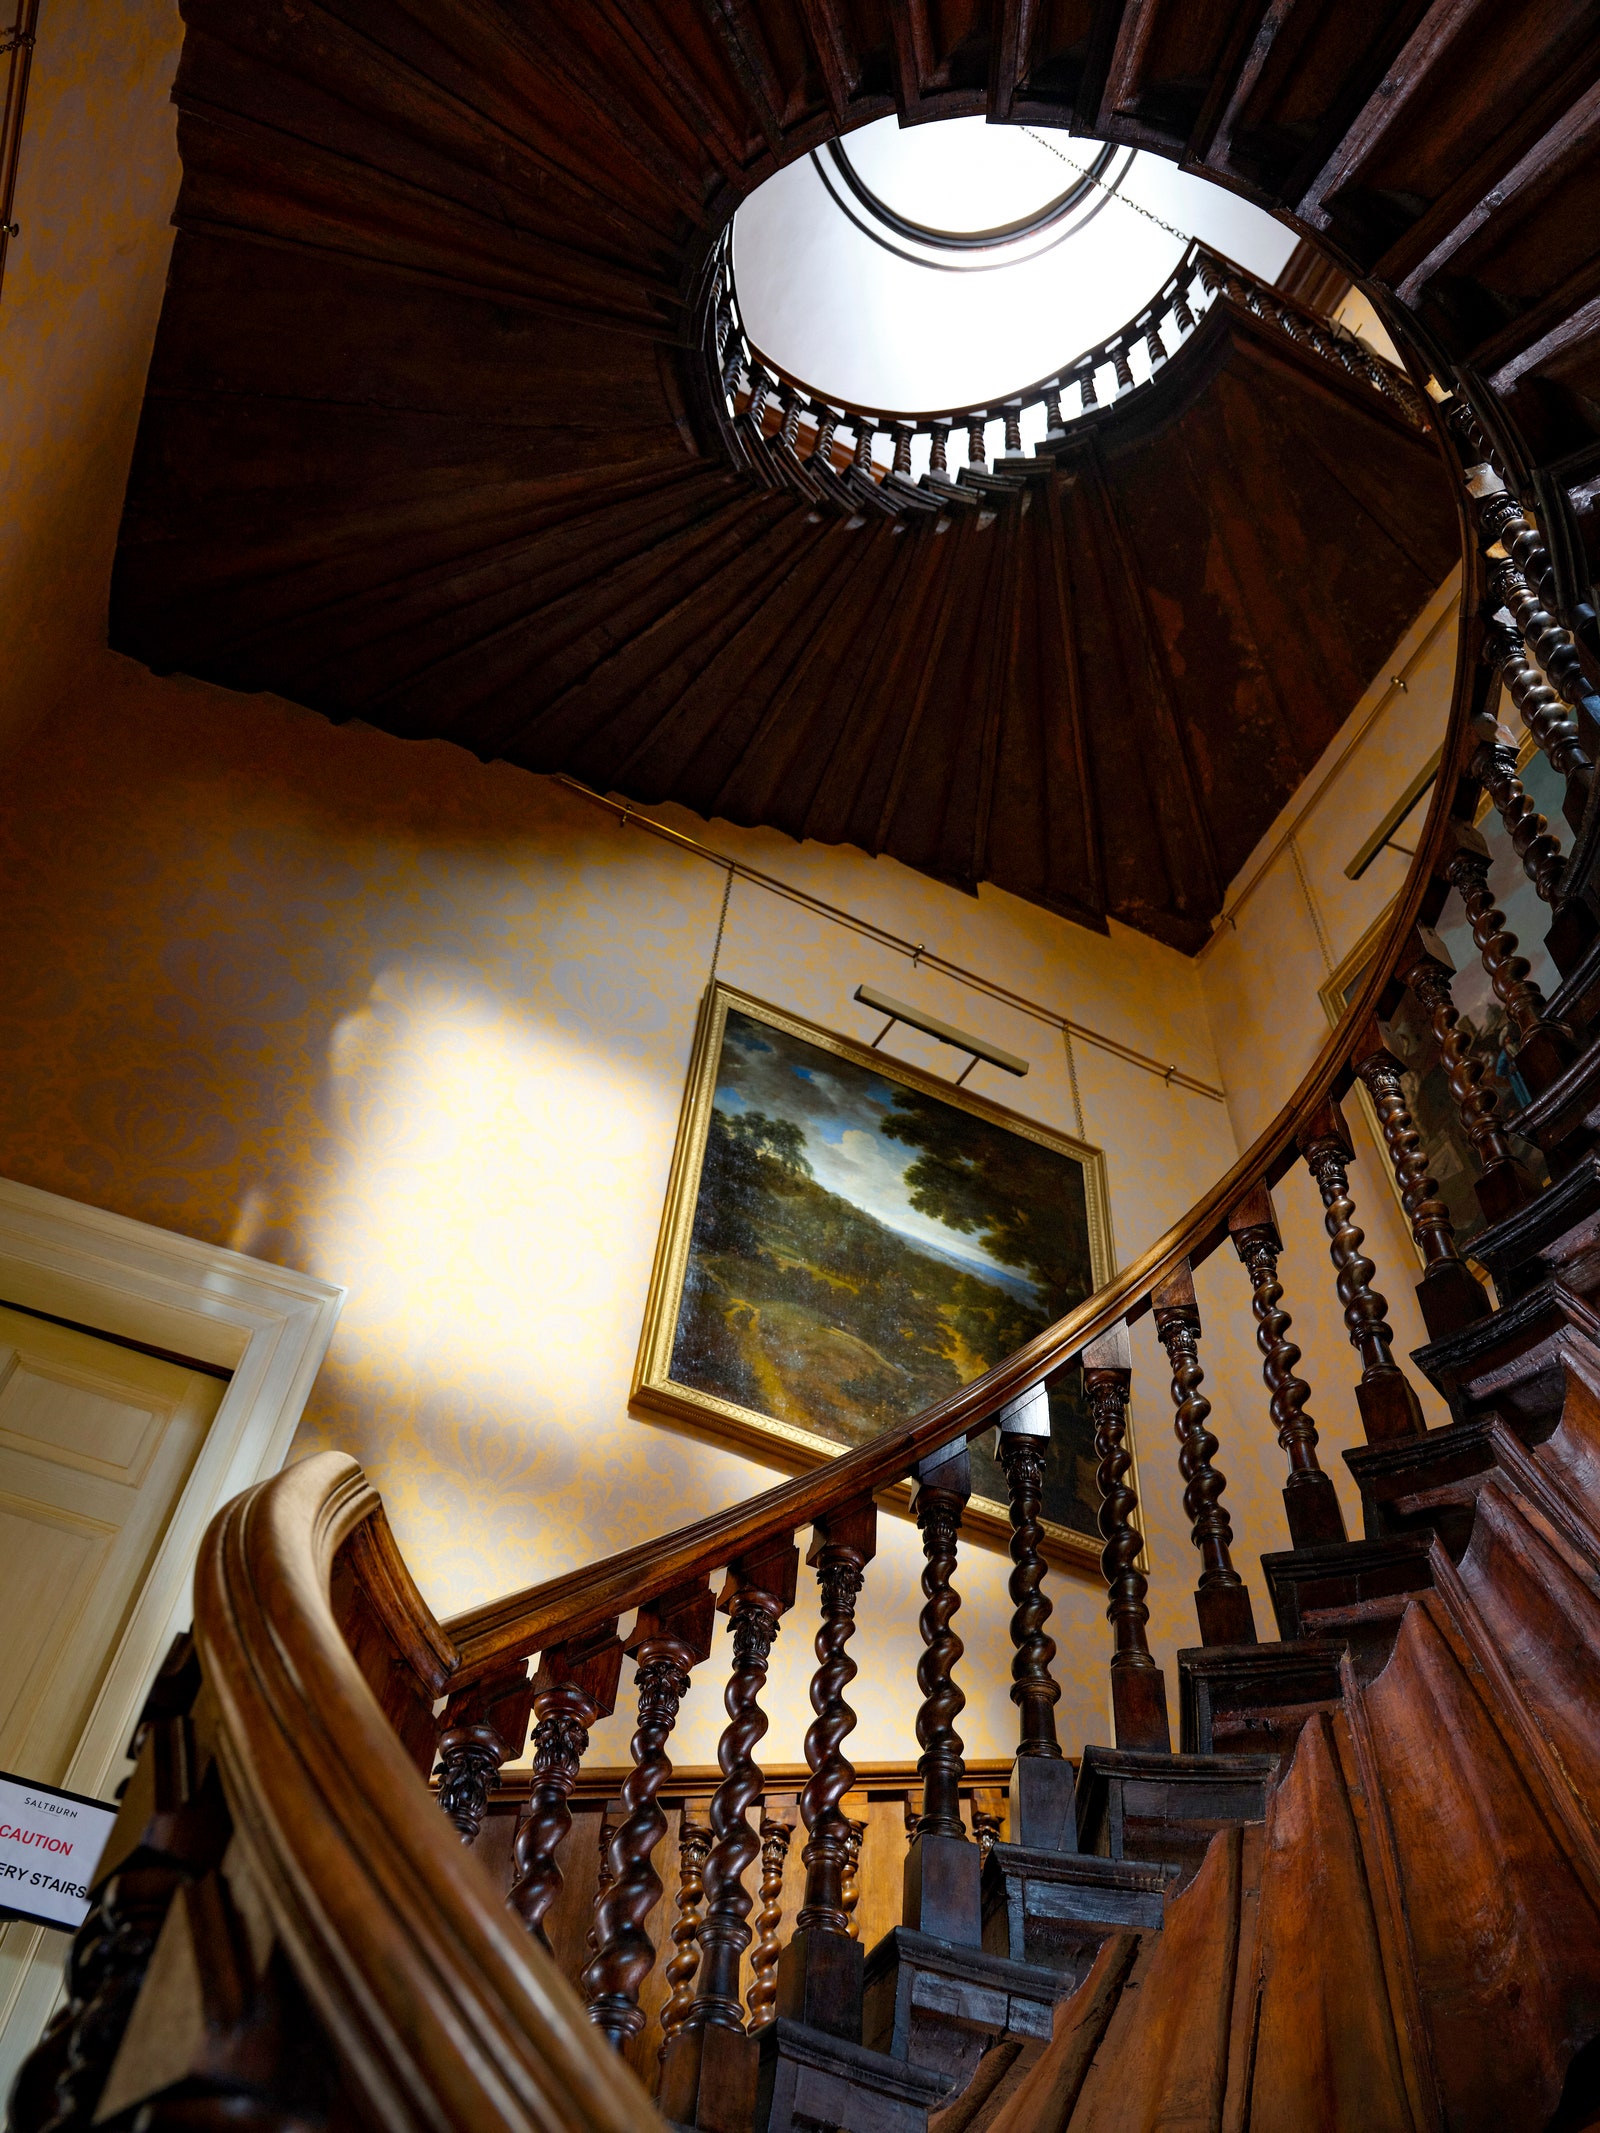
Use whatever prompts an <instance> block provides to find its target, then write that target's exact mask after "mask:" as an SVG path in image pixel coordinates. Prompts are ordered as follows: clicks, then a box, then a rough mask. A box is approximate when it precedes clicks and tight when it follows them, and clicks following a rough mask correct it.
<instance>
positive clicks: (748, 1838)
mask: <svg viewBox="0 0 1600 2133" xmlns="http://www.w3.org/2000/svg"><path fill="white" fill-rule="evenodd" d="M799 1570H800V1551H799V1550H798V1548H796V1547H795V1545H794V1543H793V1541H792V1540H790V1539H788V1538H787V1537H785V1538H784V1539H782V1540H780V1541H775V1542H773V1543H771V1544H769V1545H768V1546H766V1547H764V1548H763V1549H762V1550H761V1552H760V1553H759V1554H752V1555H749V1556H745V1557H741V1559H740V1560H739V1561H738V1562H736V1563H734V1564H732V1565H731V1566H730V1568H729V1570H728V1577H727V1583H726V1584H725V1585H724V1587H723V1589H722V1596H721V1598H720V1599H719V1600H718V1601H717V1606H718V1608H719V1609H720V1610H721V1612H722V1613H724V1614H726V1615H727V1617H728V1627H729V1629H730V1631H731V1632H732V1636H733V1671H732V1673H731V1674H730V1675H729V1678H728V1687H727V1691H726V1694H725V1695H724V1697H723V1704H724V1707H725V1709H726V1710H727V1713H728V1723H727V1725H726V1727H725V1728H724V1729H723V1734H722V1739H721V1741H720V1743H719V1744H718V1748H717V1763H718V1766H719V1767H720V1769H721V1771H722V1783H721V1784H720V1785H719V1786H718V1787H717V1790H716V1792H715V1794H714V1795H713V1796H712V1801H711V1835H712V1845H711V1856H710V1857H709V1858H708V1859H707V1861H706V1870H705V1893H706V1909H705V1916H704V1918H703V1919H702V1921H701V1924H700V1951H701V1966H700V1977H699V1985H698V1990H697V1991H696V1993H695V1997H694V2004H693V2005H692V2006H691V2007H690V2009H689V2011H688V2013H687V2014H686V2015H685V2016H684V2019H683V2025H682V2027H681V2028H680V2029H679V2030H678V2031H677V2033H676V2034H675V2035H674V2037H673V2038H672V2041H671V2044H670V2045H669V2047H668V2049H667V2051H666V2053H665V2055H664V2057H663V2061H662V2068H661V2099H660V2100H661V2110H662V2114H663V2116H665V2117H667V2118H670V2119H673V2120H675V2121H676V2123H677V2124H679V2125H680V2126H697V2127H699V2128H701V2129H702V2133H750V2124H751V2119H752V2117H753V2114H754V2112H755V2104H756V2075H757V2067H758V2062H759V2052H760V2047H759V2043H758V2040H757V2039H756V2038H754V2037H750V2036H747V2035H746V2034H745V2026H744V2006H743V2003H742V2001H741V2000H740V1997H739V1969H740V1962H741V1959H742V1957H743V1955H744V1951H745V1949H746V1948H748V1947H749V1945H750V1939H751V1934H750V1923H749V1920H750V1909H751V1896H750V1892H749V1890H748V1889H747V1888H746V1887H745V1885H744V1877H745V1875H746V1873H747V1872H748V1871H749V1869H750V1867H751V1866H752V1865H753V1864H754V1863H755V1861H756V1859H757V1858H758V1857H759V1856H760V1852H761V1839H760V1838H759V1837H758V1836H757V1834H756V1833H755V1831H754V1830H753V1829H752V1828H751V1827H750V1820H749V1816H750V1810H751V1808H752V1807H755V1806H758V1805H759V1803H760V1800H761V1794H762V1780H761V1771H760V1769H759V1767H758V1766H757V1764H756V1761H755V1750H756V1748H757V1746H758V1745H759V1743H760V1741H761V1737H762V1735H763V1734H764V1733H765V1732H766V1730H767V1716H766V1713H765V1712H764V1711H763V1710H762V1708H761V1700H760V1699H761V1688H762V1684H763V1683H764V1682H765V1680H766V1678H767V1655H768V1654H769V1652H770V1651H771V1649H772V1640H773V1638H774V1637H776V1635H777V1634H778V1624H779V1621H780V1619H781V1618H782V1617H783V1616H784V1615H785V1614H786V1613H787V1612H788V1610H789V1609H790V1608H791V1607H792V1606H793V1605H794V1592H795V1582H796V1579H797V1578H798V1575H799Z"/></svg>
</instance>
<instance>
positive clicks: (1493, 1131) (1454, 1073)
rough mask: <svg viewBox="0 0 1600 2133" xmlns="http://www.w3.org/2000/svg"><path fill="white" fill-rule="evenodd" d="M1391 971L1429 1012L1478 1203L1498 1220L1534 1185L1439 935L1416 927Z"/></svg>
mask: <svg viewBox="0 0 1600 2133" xmlns="http://www.w3.org/2000/svg"><path fill="white" fill-rule="evenodd" d="M1395 975H1396V976H1397V977H1398V978H1399V979H1400V982H1401V983H1402V984H1403V985H1408V986H1410V988H1411V990H1412V991H1413V992H1414V993H1415V994H1416V996H1417V998H1418V999H1419V1000H1420V1001H1421V1003H1422V1005H1423V1007H1424V1008H1425V1009H1426V1010H1427V1012H1428V1016H1429V1019H1430V1020H1431V1022H1432V1024H1433V1034H1434V1039H1435V1041H1436V1043H1437V1044H1438V1046H1439V1052H1440V1057H1441V1060H1442V1063H1443V1066H1444V1070H1445V1074H1446V1076H1447V1078H1448V1080H1449V1083H1450V1095H1451V1099H1452V1101H1453V1102H1454V1104H1455V1107H1456V1110H1457V1112H1458V1114H1459V1115H1460V1119H1461V1126H1462V1130H1463V1132H1464V1133H1465V1134H1466V1136H1467V1139H1468V1140H1469V1141H1470V1142H1471V1143H1472V1152H1473V1154H1474V1155H1475V1156H1476V1157H1477V1159H1478V1161H1479V1163H1480V1164H1481V1165H1482V1166H1483V1175H1482V1176H1481V1177H1480V1178H1479V1179H1478V1181H1477V1185H1476V1187H1475V1190H1476V1192H1477V1196H1478V1204H1479V1205H1480V1206H1481V1207H1482V1209H1483V1212H1484V1214H1485V1216H1486V1217H1487V1218H1488V1220H1489V1221H1491V1222H1499V1221H1502V1220H1503V1219H1504V1218H1505V1217H1506V1216H1507V1215H1512V1214H1515V1213H1516V1211H1517V1209H1518V1208H1519V1207H1526V1206H1527V1205H1528V1203H1529V1201H1530V1200H1534V1199H1536V1198H1537V1197H1538V1193H1539V1188H1538V1186H1537V1185H1536V1184H1535V1183H1534V1181H1533V1179H1532V1178H1531V1177H1530V1176H1529V1174H1528V1172H1527V1170H1526V1169H1525V1168H1524V1167H1523V1165H1522V1164H1521V1163H1520V1162H1518V1160H1517V1158H1516V1156H1515V1155H1514V1154H1513V1153H1512V1149H1511V1144H1510V1142H1509V1141H1508V1140H1507V1139H1506V1136H1505V1132H1504V1129H1503V1128H1502V1126H1501V1124H1500V1119H1499V1115H1498V1110H1497V1107H1496V1104H1495V1096H1494V1091H1493V1089H1491V1088H1488V1087H1486V1086H1485V1083H1484V1078H1483V1064H1482V1061H1481V1060H1479V1059H1478V1058H1477V1056H1476V1055H1475V1053H1474V1052H1473V1049H1472V1041H1471V1038H1470V1037H1469V1036H1468V1034H1467V1032H1466V1031H1465V1030H1464V1029H1463V1028H1462V1026H1461V1017H1460V1016H1459V1014H1457V1012H1456V1004H1455V1001H1454V1000H1453V999H1452V997H1451V993H1450V980H1451V978H1452V977H1453V976H1454V975H1455V972H1454V969H1453V967H1452V965H1451V964H1450V962H1449V960H1448V958H1447V957H1446V955H1445V953H1444V949H1443V946H1442V944H1441V943H1440V942H1439V941H1438V939H1437V938H1436V937H1435V936H1434V935H1432V934H1427V933H1424V932H1423V930H1422V929H1421V928H1420V927H1419V928H1418V929H1417V930H1416V931H1415V932H1414V933H1413V934H1412V936H1411V938H1410V940H1409V941H1408V942H1407V943H1406V944H1405V946H1404V947H1403V948H1402V950H1401V953H1400V960H1399V963H1398V964H1397V965H1396V969H1395Z"/></svg>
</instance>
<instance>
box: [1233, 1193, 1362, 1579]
mask: <svg viewBox="0 0 1600 2133" xmlns="http://www.w3.org/2000/svg"><path fill="white" fill-rule="evenodd" d="M1228 1234H1229V1235H1230V1236H1231V1237H1232V1239H1233V1247H1234V1250H1235V1251H1236V1252H1237V1253H1238V1254H1239V1262H1240V1264H1241V1265H1242V1266H1243V1268H1244V1270H1245V1272H1246V1273H1247V1274H1248V1275H1249V1276H1250V1302H1251V1308H1252V1310H1253V1311H1254V1312H1255V1319H1256V1346H1257V1347H1258V1348H1259V1349H1260V1350H1261V1376H1262V1381H1263V1382H1264V1384H1265V1385H1266V1388H1267V1394H1268V1399H1269V1403H1270V1412H1271V1415H1272V1421H1273V1426H1274V1427H1275V1428H1276V1430H1277V1432H1278V1442H1279V1444H1280V1445H1281V1446H1282V1447H1283V1450H1284V1451H1285V1453H1286V1454H1287V1455H1288V1460H1289V1479H1288V1481H1287V1483H1286V1484H1285V1486H1284V1491H1283V1508H1284V1511H1285V1513H1286V1515H1287V1517H1288V1521H1289V1538H1290V1540H1291V1541H1292V1542H1293V1543H1294V1545H1295V1547H1297V1548H1316V1547H1320V1546H1322V1545H1323V1544H1325V1543H1326V1542H1329V1541H1342V1540H1343V1539H1344V1538H1345V1530H1344V1513H1343V1512H1342V1511H1341V1510H1340V1508H1339V1498H1338V1494H1337V1492H1336V1491H1335V1489H1334V1486H1333V1477H1332V1475H1331V1474H1325V1473H1324V1472H1323V1471H1322V1467H1321V1464H1320V1462H1319V1461H1318V1459H1317V1425H1316V1423H1315V1422H1313V1421H1312V1419H1311V1417H1310V1415H1309V1414H1308V1413H1307V1412H1306V1402H1307V1401H1308V1400H1309V1399H1310V1398H1311V1387H1310V1386H1309V1385H1308V1384H1307V1383H1306V1382H1305V1380H1304V1378H1301V1377H1297V1376H1296V1375H1295V1367H1294V1366H1295V1364H1296V1363H1298V1362H1299V1360H1300V1350H1299V1348H1298V1347H1297V1346H1296V1345H1295V1343H1294V1342H1293V1341H1292V1340H1290V1338H1289V1327H1290V1325H1291V1324H1292V1320H1291V1319H1290V1317H1289V1314H1288V1312H1287V1311H1285V1310H1284V1309H1283V1307H1282V1298H1283V1284H1282V1282H1281V1281H1279V1279H1278V1260H1279V1258H1280V1256H1281V1255H1282V1252H1283V1237H1282V1234H1281V1232H1280V1231H1279V1228H1278V1217H1277V1213H1276V1211H1275V1209H1274V1208H1273V1205H1272V1195H1271V1193H1270V1192H1268V1190H1267V1188H1266V1186H1265V1185H1256V1186H1254V1187H1253V1188H1252V1189H1251V1190H1250V1191H1249V1192H1247V1193H1246V1194H1245V1196H1244V1198H1243V1199H1242V1200H1241V1201H1240V1202H1239V1204H1238V1206H1237V1207H1236V1208H1235V1209H1234V1210H1233V1213H1232V1214H1231V1215H1229V1217H1228Z"/></svg>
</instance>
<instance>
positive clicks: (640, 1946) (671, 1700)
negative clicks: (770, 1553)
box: [583, 1578, 715, 2051]
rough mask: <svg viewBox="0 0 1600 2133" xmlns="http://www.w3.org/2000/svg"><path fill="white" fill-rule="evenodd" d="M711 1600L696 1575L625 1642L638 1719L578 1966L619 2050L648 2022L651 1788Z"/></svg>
mask: <svg viewBox="0 0 1600 2133" xmlns="http://www.w3.org/2000/svg"><path fill="white" fill-rule="evenodd" d="M714 1606H715V1603H714V1601H713V1599H712V1594H711V1587H710V1586H709V1585H708V1584H707V1583H706V1581H705V1580H704V1579H703V1578H701V1579H698V1580H696V1581H695V1582H694V1583H692V1584H689V1585H685V1586H681V1587H679V1588H678V1589H677V1590H676V1591H673V1592H669V1593H665V1594H663V1595H662V1597H661V1598H660V1599H658V1600H654V1601H651V1602H649V1603H647V1604H646V1605H645V1606H643V1607H641V1608H640V1610H639V1615H638V1620H637V1622H636V1623H635V1625H634V1630H633V1634H632V1636H631V1637H629V1639H628V1642H627V1647H626V1648H627V1651H628V1654H629V1656H630V1657H631V1658H632V1659H633V1661H634V1662H635V1665H636V1667H637V1669H638V1673H637V1682H638V1691H639V1724H638V1730H637V1731H636V1732H635V1734H634V1736H633V1742H632V1753H633V1769H632V1770H631V1771H630V1773H629V1775H628V1777H627V1779H626V1780H625V1782H624V1784H623V1787H622V1798H621V1808H622V1816H621V1819H620V1823H619V1826H618V1827H617V1828H616V1830H615V1831H614V1833H613V1835H612V1838H611V1842H610V1846H609V1850H608V1853H607V1857H606V1860H605V1868H606V1874H605V1875H604V1876H603V1877H602V1878H603V1879H605V1880H606V1886H605V1887H604V1888H603V1890H602V1892H601V1895H600V1897H599V1900H598V1902H597V1903H596V1905H595V1956H594V1961H593V1962H592V1963H590V1965H589V1967H588V1968H587V1969H586V1970H585V1971H584V1973H583V1988H584V1991H585V1992H586V1993H587V1995H588V1999H589V2019H590V2021H591V2022H593V2023H594V2025H595V2027H596V2028H597V2029H603V2030H604V2031H605V2033H606V2036H607V2038H608V2039H609V2040H610V2042H611V2044H612V2045H613V2046H614V2047H615V2048H616V2049H617V2050H618V2051H620V2050H621V2049H622V2047H623V2046H624V2045H625V2044H626V2043H627V2041H628V2039H629V2038H630V2037H634V2036H637V2035H638V2033H639V2031H640V2030H641V2029H643V2027H644V2014H643V2011H642V2010H641V2008H640V2006H639V1988H640V1986H641V1985H642V1984H643V1983H644V1981H645V1979H646V1978H647V1977H648V1976H649V1975H650V1972H651V1970H652V1969H653V1968H654V1966H655V1959H656V1951H655V1944H654V1942H653V1941H652V1940H651V1938H650V1936H649V1934H648V1933H647V1932H646V1931H645V1921H646V1919H647V1918H648V1917H649V1916H650V1913H651V1912H652V1911H653V1910H654V1909H655V1907H656V1904H657V1903H658V1902H659V1901H660V1898H661V1877H660V1876H659V1875H658V1874H657V1872H656V1870H655V1867H654V1865H653V1864H652V1863H651V1860H652V1854H653V1853H654V1851H655V1849H656V1846H657V1845H658V1844H659V1843H660V1842H661V1839H662V1838H663V1837H664V1836H665V1835H666V1833H667V1818H666V1816H665V1814H663V1813H662V1811H661V1808H660V1807H659V1806H658V1805H657V1803H656V1794H657V1793H658V1792H659V1791H660V1790H661V1788H662V1786H663V1785H664V1784H665V1783H666V1781H667V1779H668V1778H669V1777H670V1776H671V1775H672V1764H671V1762H670V1761H669V1760H668V1757H667V1741H668V1739H669V1738H670V1736H671V1733H672V1728H673V1726H674V1724H675V1723H676V1721H677V1716H678V1705H679V1704H680V1703H681V1702H682V1700H683V1698H684V1696H685V1695H686V1694H687V1693H688V1688H689V1675H690V1672H691V1670H692V1669H693V1668H694V1667H695V1666H697V1665H698V1664H699V1663H700V1662H701V1661H702V1660H703V1659H707V1658H709V1657H710V1654H711V1632H712V1626H713V1622H714V1620H715V1615H714Z"/></svg>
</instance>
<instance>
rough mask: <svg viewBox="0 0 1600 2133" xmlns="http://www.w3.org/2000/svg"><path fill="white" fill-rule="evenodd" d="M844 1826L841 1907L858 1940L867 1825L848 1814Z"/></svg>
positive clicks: (851, 1931)
mask: <svg viewBox="0 0 1600 2133" xmlns="http://www.w3.org/2000/svg"><path fill="white" fill-rule="evenodd" d="M844 1827H845V1845H844V1872H843V1874H842V1876H841V1877H840V1881H839V1908H840V1910H841V1911H843V1913H844V1929H845V1931H846V1933H848V1934H849V1936H850V1938H851V1939H852V1940H855V1941H858V1940H860V1938H861V1927H860V1926H859V1924H858V1923H857V1921H856V1906H857V1905H858V1904H859V1903H860V1901H861V1846H862V1843H863V1841H864V1840H865V1838H866V1834H867V1825H866V1823H865V1822H858V1821H856V1820H855V1819H854V1818H853V1817H851V1816H846V1818H845V1825H844Z"/></svg>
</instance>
